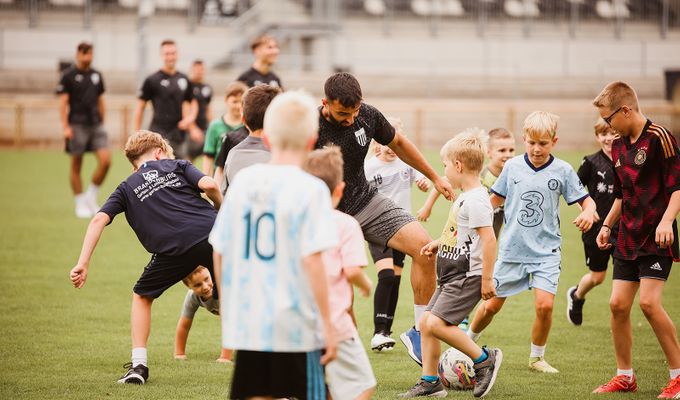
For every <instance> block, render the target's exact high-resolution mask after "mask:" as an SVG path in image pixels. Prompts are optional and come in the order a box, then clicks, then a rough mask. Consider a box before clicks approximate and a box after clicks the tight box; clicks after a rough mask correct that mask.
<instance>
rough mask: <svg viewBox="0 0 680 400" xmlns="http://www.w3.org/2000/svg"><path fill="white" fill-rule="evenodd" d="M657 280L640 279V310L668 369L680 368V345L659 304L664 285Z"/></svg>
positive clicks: (670, 322) (666, 315)
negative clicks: (650, 327) (664, 356)
mask: <svg viewBox="0 0 680 400" xmlns="http://www.w3.org/2000/svg"><path fill="white" fill-rule="evenodd" d="M665 283H666V282H665V281H662V280H658V279H640V308H641V309H642V312H643V313H644V314H645V317H646V318H647V321H649V324H650V325H651V326H652V329H653V330H654V333H655V334H656V338H657V339H658V340H659V344H660V345H661V349H662V350H663V352H664V354H665V355H666V360H668V367H669V368H670V369H677V368H680V344H678V334H677V331H676V329H675V325H674V324H673V321H672V320H671V318H670V317H669V316H668V313H666V310H665V309H664V308H663V305H662V304H661V300H662V293H663V288H664V284H665Z"/></svg>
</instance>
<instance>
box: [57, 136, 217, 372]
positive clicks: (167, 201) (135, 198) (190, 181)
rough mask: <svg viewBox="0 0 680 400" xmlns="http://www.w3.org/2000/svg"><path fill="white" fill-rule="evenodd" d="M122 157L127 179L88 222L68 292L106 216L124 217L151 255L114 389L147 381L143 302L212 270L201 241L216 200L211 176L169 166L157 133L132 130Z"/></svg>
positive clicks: (147, 324)
mask: <svg viewBox="0 0 680 400" xmlns="http://www.w3.org/2000/svg"><path fill="white" fill-rule="evenodd" d="M125 155H126V157H127V158H128V160H129V161H130V163H132V166H133V168H134V173H133V174H132V175H130V176H129V177H128V178H127V179H126V180H125V181H123V182H122V183H121V184H120V185H118V187H117V188H116V190H115V191H114V192H113V193H112V194H111V196H110V197H109V199H108V200H107V201H106V203H105V204H104V206H102V208H101V210H100V211H99V212H98V213H97V214H96V215H95V216H94V218H92V221H91V222H90V225H89V226H88V228H87V233H86V234H85V239H84V240H83V247H82V250H81V252H80V257H79V259H78V263H77V264H76V266H75V267H73V269H72V270H71V273H70V277H71V282H73V286H75V287H76V288H81V287H83V285H84V284H85V281H86V280H87V273H88V269H89V264H90V258H91V257H92V253H93V252H94V249H95V247H96V245H97V242H98V241H99V237H100V236H101V234H102V232H103V230H104V228H105V227H106V226H107V225H108V224H110V223H111V221H113V218H114V217H115V216H116V215H118V214H120V213H123V212H124V213H125V218H126V219H127V221H128V223H129V224H130V227H131V228H132V230H133V231H134V232H135V234H136V235H137V237H138V238H139V241H140V242H141V244H142V245H143V246H144V248H145V249H146V250H147V251H148V252H149V253H151V254H152V256H151V261H150V262H149V264H148V265H147V266H146V267H145V268H144V272H142V275H141V276H140V277H139V280H138V281H137V283H136V284H135V286H134V289H133V294H132V314H131V324H132V362H131V363H130V364H126V368H128V371H127V373H126V374H125V375H123V376H122V377H121V378H120V379H119V380H118V383H136V384H144V383H146V381H147V379H148V378H149V369H148V367H147V354H146V343H147V340H148V338H149V331H150V329H151V304H152V303H153V300H154V299H155V298H157V297H159V296H160V295H161V294H163V292H164V291H165V290H166V289H168V288H170V287H171V286H172V285H174V284H175V283H177V282H179V281H181V280H182V279H183V278H184V277H185V276H187V275H188V274H189V273H190V272H191V271H193V270H194V269H195V268H196V267H197V266H198V265H204V266H206V267H207V268H208V269H209V270H210V271H212V265H213V263H212V247H211V246H210V244H209V243H208V240H207V239H208V235H209V233H210V230H211V229H212V226H213V223H214V221H215V216H216V215H217V212H216V209H219V207H220V204H221V203H222V195H221V194H220V191H219V189H218V186H217V184H216V183H215V181H214V180H213V179H212V178H210V177H208V176H205V175H203V173H201V172H200V171H199V170H198V169H197V168H196V167H194V166H193V165H192V164H191V163H190V162H188V161H186V160H174V159H173V157H174V156H173V152H172V148H171V147H170V145H169V144H168V142H167V141H165V139H163V138H162V137H161V135H159V134H158V133H154V132H149V131H139V132H137V134H135V135H134V136H132V137H130V139H128V141H127V144H126V145H125ZM201 192H205V193H206V195H207V196H208V198H210V200H212V201H213V203H214V206H212V205H210V203H209V202H207V201H206V200H204V199H203V198H202V197H201Z"/></svg>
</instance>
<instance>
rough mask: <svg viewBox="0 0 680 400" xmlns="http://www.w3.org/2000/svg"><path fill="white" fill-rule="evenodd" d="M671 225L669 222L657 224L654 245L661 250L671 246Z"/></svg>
mask: <svg viewBox="0 0 680 400" xmlns="http://www.w3.org/2000/svg"><path fill="white" fill-rule="evenodd" d="M674 239H675V238H674V237H673V223H672V222H669V221H661V222H659V226H657V227H656V244H657V245H659V247H661V248H662V249H665V248H666V247H668V246H670V245H672V244H673V241H674Z"/></svg>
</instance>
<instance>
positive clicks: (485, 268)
mask: <svg viewBox="0 0 680 400" xmlns="http://www.w3.org/2000/svg"><path fill="white" fill-rule="evenodd" d="M476 230H477V233H478V234H479V240H480V241H481V242H482V300H489V299H490V298H492V297H496V287H495V285H494V283H493V265H494V263H495V262H496V234H495V233H494V232H493V227H492V226H483V227H481V228H477V229H476Z"/></svg>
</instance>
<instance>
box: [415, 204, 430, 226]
mask: <svg viewBox="0 0 680 400" xmlns="http://www.w3.org/2000/svg"><path fill="white" fill-rule="evenodd" d="M431 213H432V210H431V209H430V208H428V207H427V206H423V208H421V209H420V210H418V212H417V213H416V218H418V221H422V222H426V221H427V219H428V218H430V214H431Z"/></svg>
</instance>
